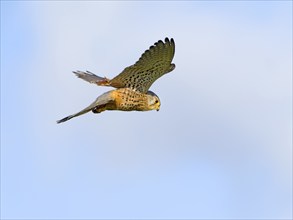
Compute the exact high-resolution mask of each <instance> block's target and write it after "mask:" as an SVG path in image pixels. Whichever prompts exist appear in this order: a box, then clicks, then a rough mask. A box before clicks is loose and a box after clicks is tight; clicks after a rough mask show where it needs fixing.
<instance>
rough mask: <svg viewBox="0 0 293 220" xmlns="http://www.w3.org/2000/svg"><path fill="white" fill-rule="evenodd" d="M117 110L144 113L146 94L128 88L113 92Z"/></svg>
mask: <svg viewBox="0 0 293 220" xmlns="http://www.w3.org/2000/svg"><path fill="white" fill-rule="evenodd" d="M113 97H114V99H115V103H116V107H117V110H122V111H145V110H147V109H146V108H147V97H146V94H143V93H140V92H136V91H134V90H132V89H129V88H123V89H117V90H114V92H113Z"/></svg>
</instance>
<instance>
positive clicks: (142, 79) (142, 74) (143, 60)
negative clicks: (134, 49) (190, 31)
mask: <svg viewBox="0 0 293 220" xmlns="http://www.w3.org/2000/svg"><path fill="white" fill-rule="evenodd" d="M174 54H175V42H174V40H173V39H172V38H171V39H170V40H169V38H165V42H163V41H161V40H159V41H158V42H156V43H155V44H154V45H152V46H151V47H150V48H149V49H148V50H146V51H145V52H144V53H143V54H142V55H141V57H140V58H139V60H138V61H137V62H136V63H135V64H133V65H131V66H129V67H126V68H125V69H124V70H123V71H122V72H121V73H120V74H119V75H117V76H116V77H114V78H113V79H108V78H106V77H100V76H97V75H95V74H93V73H91V72H89V71H86V72H83V71H74V72H73V73H74V74H75V75H76V76H77V77H79V78H81V79H83V80H85V81H87V82H89V83H94V84H96V85H98V86H111V87H114V88H116V89H114V90H110V91H108V92H106V93H104V94H102V95H101V96H99V97H98V98H97V99H96V100H95V101H94V102H93V103H92V104H91V105H89V106H88V107H86V108H85V109H83V110H81V111H80V112H78V113H76V114H73V115H69V116H67V117H65V118H63V119H61V120H58V121H57V123H61V122H65V121H68V120H69V119H72V118H74V117H77V116H80V115H82V114H85V113H87V112H89V111H92V112H93V113H101V112H103V111H106V110H120V111H149V110H157V111H159V109H160V106H161V102H160V99H159V97H158V96H157V95H156V94H155V93H154V92H152V91H150V90H149V88H150V87H151V85H152V84H153V83H154V82H155V81H156V80H157V79H158V78H160V77H161V76H163V75H164V74H166V73H169V72H171V71H172V70H174V69H175V64H174V63H172V59H173V57H174Z"/></svg>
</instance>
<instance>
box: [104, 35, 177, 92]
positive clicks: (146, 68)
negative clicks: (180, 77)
mask: <svg viewBox="0 0 293 220" xmlns="http://www.w3.org/2000/svg"><path fill="white" fill-rule="evenodd" d="M174 54H175V42H174V40H173V39H172V38H171V40H169V39H168V38H166V39H165V42H163V41H161V40H159V41H158V42H156V43H155V44H154V45H153V46H150V48H149V49H148V50H146V51H145V52H144V53H143V54H142V55H141V57H140V58H139V60H138V61H137V62H136V63H135V64H134V65H132V66H129V67H126V68H125V69H124V70H123V71H122V72H121V73H120V74H119V75H117V76H116V77H114V78H113V79H112V80H110V82H109V85H111V86H113V87H116V88H121V87H126V88H131V89H134V90H137V91H140V92H142V93H146V92H147V91H148V90H149V88H150V87H151V85H152V84H153V83H154V82H155V81H156V80H157V79H158V78H160V77H161V76H163V75H164V74H166V73H168V72H171V71H172V70H173V69H174V68H175V64H172V63H171V62H172V60H173V57H174Z"/></svg>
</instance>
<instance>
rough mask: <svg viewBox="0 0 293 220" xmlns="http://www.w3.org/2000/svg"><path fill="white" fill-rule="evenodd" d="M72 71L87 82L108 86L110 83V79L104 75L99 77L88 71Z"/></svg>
mask: <svg viewBox="0 0 293 220" xmlns="http://www.w3.org/2000/svg"><path fill="white" fill-rule="evenodd" d="M73 73H74V74H75V75H76V76H77V77H78V78H81V79H83V80H85V81H87V82H89V83H95V84H97V85H99V86H109V85H110V80H109V79H107V78H106V77H100V76H97V75H95V74H93V73H92V72H90V71H86V72H83V71H79V70H78V71H73Z"/></svg>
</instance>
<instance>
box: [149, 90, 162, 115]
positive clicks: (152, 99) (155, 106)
mask: <svg viewBox="0 0 293 220" xmlns="http://www.w3.org/2000/svg"><path fill="white" fill-rule="evenodd" d="M147 97H148V108H149V110H157V111H159V110H160V106H161V101H160V99H159V97H158V96H157V95H156V94H155V93H154V92H152V91H148V92H147Z"/></svg>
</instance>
